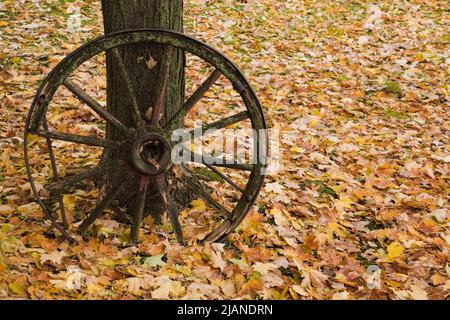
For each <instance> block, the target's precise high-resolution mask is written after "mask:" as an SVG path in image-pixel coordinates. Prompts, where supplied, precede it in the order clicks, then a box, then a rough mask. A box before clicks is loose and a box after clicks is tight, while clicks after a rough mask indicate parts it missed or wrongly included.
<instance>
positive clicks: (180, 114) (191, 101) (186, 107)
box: [166, 69, 222, 127]
mask: <svg viewBox="0 0 450 320" xmlns="http://www.w3.org/2000/svg"><path fill="white" fill-rule="evenodd" d="M221 75H222V73H221V72H220V71H219V70H217V69H215V70H214V71H213V72H212V73H211V75H210V76H209V77H208V78H207V79H206V80H205V81H203V83H202V84H201V85H200V87H199V88H198V89H197V90H196V91H195V92H194V93H193V94H192V95H191V96H190V97H189V98H188V99H187V100H186V102H185V103H184V104H183V106H182V107H181V109H180V110H179V111H177V113H176V114H175V115H174V116H173V118H172V119H170V121H169V122H168V124H167V125H166V126H169V127H170V126H171V125H172V124H173V123H179V122H180V121H181V120H183V119H184V117H186V115H187V114H188V113H189V111H191V110H192V108H193V107H194V106H195V105H196V104H197V103H198V102H199V101H200V100H201V99H202V98H203V96H204V95H205V94H206V93H207V92H208V90H209V89H210V88H211V87H212V86H213V85H214V84H215V83H216V82H217V80H219V78H220V76H221Z"/></svg>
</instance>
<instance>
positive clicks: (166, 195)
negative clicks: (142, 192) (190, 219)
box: [156, 175, 184, 244]
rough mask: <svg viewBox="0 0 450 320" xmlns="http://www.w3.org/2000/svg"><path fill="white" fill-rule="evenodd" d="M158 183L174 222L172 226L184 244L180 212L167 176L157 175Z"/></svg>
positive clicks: (178, 238)
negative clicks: (171, 192)
mask: <svg viewBox="0 0 450 320" xmlns="http://www.w3.org/2000/svg"><path fill="white" fill-rule="evenodd" d="M156 183H157V184H158V189H159V193H160V194H161V198H162V200H163V203H164V206H165V207H166V210H167V215H168V216H169V219H170V223H171V224H172V228H173V230H174V231H175V234H176V237H177V240H178V242H179V243H180V244H184V239H183V230H182V229H181V224H180V221H179V220H178V212H177V210H176V208H175V204H174V202H173V200H172V197H171V196H170V193H169V188H168V186H167V183H166V181H165V177H164V176H162V175H159V176H157V177H156Z"/></svg>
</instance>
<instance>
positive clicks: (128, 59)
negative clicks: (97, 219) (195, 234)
mask: <svg viewBox="0 0 450 320" xmlns="http://www.w3.org/2000/svg"><path fill="white" fill-rule="evenodd" d="M102 10H103V21H104V27H105V33H106V34H109V33H113V32H117V31H122V30H128V29H142V28H157V29H165V30H173V31H178V32H182V31H183V0H171V1H167V0H102ZM112 51H113V50H110V51H109V52H107V54H106V62H107V105H108V110H109V111H110V112H111V113H112V114H113V115H114V116H116V117H117V118H118V119H119V120H120V121H121V122H122V123H124V124H125V125H127V126H135V123H136V120H133V118H136V111H133V112H130V109H129V108H127V106H130V103H132V104H133V105H134V102H132V101H130V97H129V95H128V93H127V91H129V90H128V89H127V88H128V85H129V86H130V87H131V89H132V91H133V92H134V93H133V95H134V96H135V99H136V104H137V105H138V107H139V112H140V115H141V116H142V118H144V119H146V118H150V119H148V120H149V121H148V124H150V122H151V120H152V119H151V118H152V117H153V115H149V116H146V115H147V111H148V110H150V109H151V110H153V111H155V110H156V112H155V113H154V117H155V119H154V120H155V122H156V121H159V120H160V119H162V123H164V121H166V120H167V119H168V118H170V117H172V115H173V114H174V113H175V112H176V111H177V110H179V108H180V107H181V106H182V104H183V101H184V65H185V57H184V51H183V50H180V49H175V48H174V47H170V46H167V45H164V44H158V43H139V44H132V45H126V46H120V47H118V48H117V49H116V51H117V52H118V53H119V55H120V57H121V60H122V63H123V68H124V69H125V72H126V73H127V74H128V75H129V79H128V83H127V82H124V81H123V79H122V77H121V73H122V71H121V69H123V68H122V66H121V65H120V64H117V59H116V58H115V57H114V54H113V52H112ZM151 59H153V60H155V61H156V62H157V64H156V66H154V67H153V68H150V67H149V64H148V63H147V62H148V61H150V60H151ZM119 62H120V61H119ZM164 86H166V87H164ZM161 105H162V106H161ZM133 109H135V107H133ZM107 137H108V138H109V139H112V140H117V139H120V135H119V134H118V132H117V130H116V129H115V128H114V127H113V126H111V125H109V126H108V128H107ZM117 156H118V153H117V152H114V150H106V153H105V154H104V158H114V157H117ZM120 179H122V177H121V176H120V173H119V172H117V173H111V175H110V176H109V177H108V180H109V181H110V183H108V185H110V184H113V183H114V181H117V180H120ZM134 189H135V186H134V185H130V186H129V187H127V188H125V189H124V191H123V194H121V196H120V199H121V202H123V203H130V202H131V203H133V202H135V201H136V198H135V196H134V195H133V194H132V193H133V192H132V190H134ZM148 189H149V190H148V191H149V193H151V194H157V193H158V189H157V187H156V186H155V185H153V184H151V185H150V186H149V188H148ZM146 202H147V203H146V207H147V208H148V209H149V210H146V212H152V214H154V215H155V218H156V219H157V220H159V218H158V216H159V215H160V214H161V213H162V211H161V210H162V209H163V206H162V205H161V204H160V203H157V202H160V199H157V200H155V199H152V200H150V199H148V200H147V201H146Z"/></svg>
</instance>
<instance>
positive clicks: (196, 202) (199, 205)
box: [191, 199, 206, 212]
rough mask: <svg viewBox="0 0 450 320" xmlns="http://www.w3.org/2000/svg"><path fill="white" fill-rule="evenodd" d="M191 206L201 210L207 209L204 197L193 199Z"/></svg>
mask: <svg viewBox="0 0 450 320" xmlns="http://www.w3.org/2000/svg"><path fill="white" fill-rule="evenodd" d="M191 206H192V209H194V210H197V211H199V212H205V211H206V204H205V202H204V201H203V200H202V199H196V200H192V202H191Z"/></svg>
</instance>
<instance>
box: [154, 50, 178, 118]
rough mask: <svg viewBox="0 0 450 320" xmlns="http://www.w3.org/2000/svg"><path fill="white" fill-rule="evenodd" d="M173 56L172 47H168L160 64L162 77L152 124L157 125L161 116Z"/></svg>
mask: <svg viewBox="0 0 450 320" xmlns="http://www.w3.org/2000/svg"><path fill="white" fill-rule="evenodd" d="M172 56H173V47H168V48H167V51H166V54H165V56H164V59H163V62H162V64H161V70H162V77H161V78H162V79H161V80H160V88H159V97H158V101H157V102H156V106H155V108H154V109H153V113H152V118H151V124H152V125H156V126H158V125H159V121H160V120H161V117H162V112H163V108H164V100H165V98H166V95H167V86H168V83H169V76H170V61H171V60H172Z"/></svg>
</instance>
